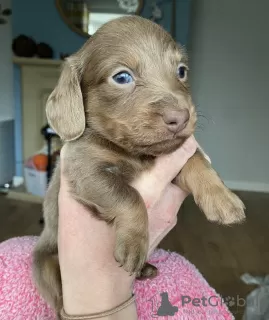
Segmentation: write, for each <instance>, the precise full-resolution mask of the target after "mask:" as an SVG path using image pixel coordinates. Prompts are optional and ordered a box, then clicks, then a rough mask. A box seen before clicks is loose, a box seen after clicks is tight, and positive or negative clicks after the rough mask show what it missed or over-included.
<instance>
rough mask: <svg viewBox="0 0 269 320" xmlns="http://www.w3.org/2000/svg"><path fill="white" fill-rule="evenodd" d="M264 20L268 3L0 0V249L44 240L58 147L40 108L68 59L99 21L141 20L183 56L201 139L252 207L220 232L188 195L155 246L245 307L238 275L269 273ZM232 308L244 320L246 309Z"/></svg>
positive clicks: (268, 91)
mask: <svg viewBox="0 0 269 320" xmlns="http://www.w3.org/2000/svg"><path fill="white" fill-rule="evenodd" d="M268 12H269V2H268V1H267V0H259V1H253V0H159V1H152V0H137V1H136V0H130V1H128V0H85V1H82V0H56V1H54V0H46V1H42V0H27V1H21V0H12V1H11V0H0V40H1V41H0V190H1V192H0V241H4V240H6V239H8V238H11V237H16V236H22V235H38V234H39V233H40V231H41V230H42V227H43V224H42V219H41V216H42V209H41V203H42V200H43V197H44V194H45V191H46V186H47V182H48V179H49V178H50V173H51V170H52V168H53V165H54V163H55V161H56V160H57V157H58V155H59V150H60V148H61V143H60V142H59V140H58V138H57V136H54V134H53V132H51V131H50V128H48V127H47V126H46V125H47V120H46V116H45V111H44V107H45V104H46V100H47V98H48V96H49V94H50V92H51V91H52V90H53V88H54V86H55V84H56V82H57V79H58V77H59V73H60V67H61V64H62V61H63V59H64V58H65V57H66V56H68V55H70V54H72V53H74V52H75V51H76V50H78V49H79V48H80V47H81V46H82V45H83V43H84V42H85V41H86V40H87V38H88V37H89V36H90V35H91V34H93V33H94V32H95V31H96V30H97V29H98V28H99V27H100V26H101V25H102V24H103V23H105V22H106V21H109V20H111V19H114V18H116V17H118V16H122V15H132V14H138V15H141V16H143V17H146V18H149V19H152V20H153V21H155V22H157V23H159V24H161V25H162V26H163V27H164V28H165V29H166V30H167V31H169V32H170V33H171V34H172V36H173V37H174V38H175V39H176V41H177V42H178V43H180V44H181V45H183V46H185V47H186V49H187V51H188V53H189V58H190V70H191V72H190V77H191V90H192V94H193V99H194V102H195V104H196V106H197V110H198V114H199V121H198V128H197V133H196V137H197V139H198V141H199V142H200V144H201V145H202V147H203V148H204V149H205V151H206V152H207V153H208V154H209V155H210V157H211V160H212V163H213V166H214V168H215V169H216V170H217V171H218V173H219V174H220V176H221V178H222V179H223V181H224V182H225V184H226V185H227V186H228V187H230V188H232V189H233V190H235V192H237V193H238V194H239V195H240V197H241V198H242V199H243V201H244V202H245V204H246V207H247V221H246V223H244V224H243V225H240V226H233V227H224V226H216V225H214V224H212V223H209V222H208V221H206V219H205V218H204V216H203V215H202V214H201V212H200V211H199V210H198V209H197V207H196V206H195V204H194V202H193V199H192V198H191V197H189V198H188V199H187V201H186V202H185V203H184V205H183V207H182V209H181V211H180V215H179V221H178V224H177V226H176V228H175V229H174V230H173V231H172V232H171V233H170V234H169V235H168V236H167V238H166V239H165V240H164V241H163V243H162V247H163V248H165V249H170V250H174V251H177V252H179V253H181V254H183V255H184V256H185V257H186V258H187V259H189V260H190V261H191V262H192V263H194V264H195V265H196V267H197V268H198V269H199V270H200V271H201V273H202V274H203V275H204V277H205V278H206V280H207V281H208V282H209V283H210V285H212V286H213V287H214V288H215V289H216V291H217V292H218V293H220V294H221V295H223V296H226V297H231V298H232V299H236V297H242V298H244V299H245V298H246V296H247V294H248V293H249V292H251V290H253V289H254V286H249V285H247V284H245V283H244V282H243V281H242V279H241V276H242V275H243V274H244V273H250V274H252V275H257V276H265V275H266V274H267V273H269V248H268V244H269V209H268V208H269V194H268V192H269V170H268V164H269V145H268V138H269V125H268V120H269V102H268V101H269V77H268V75H269V62H268V57H269V37H268V34H267V32H268V30H269V19H268ZM134 32H135V31H134ZM234 301H235V300H234ZM229 307H230V310H232V312H233V313H234V315H235V317H236V319H242V316H243V313H244V310H245V305H240V306H239V305H238V304H237V303H234V304H233V303H230V305H229ZM264 319H265V318H264ZM266 319H267V318H266Z"/></svg>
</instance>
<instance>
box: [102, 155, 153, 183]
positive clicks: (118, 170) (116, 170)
mask: <svg viewBox="0 0 269 320" xmlns="http://www.w3.org/2000/svg"><path fill="white" fill-rule="evenodd" d="M154 162H155V158H154V157H137V158H133V159H130V158H126V159H120V160H119V161H117V162H116V163H114V164H108V165H107V166H106V167H105V168H104V170H105V171H106V172H109V173H111V174H113V175H115V177H116V176H118V177H122V178H124V179H125V180H126V181H127V182H130V181H132V180H134V179H135V178H137V177H138V176H139V175H140V174H141V173H142V172H144V171H147V170H149V169H150V168H152V166H153V165H154Z"/></svg>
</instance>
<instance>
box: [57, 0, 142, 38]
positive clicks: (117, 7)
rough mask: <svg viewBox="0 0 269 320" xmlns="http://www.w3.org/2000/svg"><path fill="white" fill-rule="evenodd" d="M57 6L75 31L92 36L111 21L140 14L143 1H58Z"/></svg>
mask: <svg viewBox="0 0 269 320" xmlns="http://www.w3.org/2000/svg"><path fill="white" fill-rule="evenodd" d="M56 6H57V9H58V10H59V12H60V15H61V16H62V18H63V20H64V21H65V22H66V23H67V25H68V26H69V27H70V28H71V29H72V30H73V31H75V32H77V33H79V34H81V35H84V36H90V35H92V34H94V33H95V32H96V30H97V29H98V28H99V27H101V26H102V25H103V24H104V23H106V22H108V21H110V20H113V19H115V18H118V17H121V16H126V15H132V14H140V12H141V10H142V7H143V0H84V1H83V0H56Z"/></svg>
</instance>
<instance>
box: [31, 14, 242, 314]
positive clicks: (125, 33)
mask: <svg viewBox="0 0 269 320" xmlns="http://www.w3.org/2000/svg"><path fill="white" fill-rule="evenodd" d="M180 64H182V65H187V56H186V54H185V52H184V51H183V49H182V48H180V47H178V46H177V44H176V43H175V42H174V40H173V39H172V37H171V36H170V35H169V34H168V33H167V32H165V31H164V30H163V29H162V28H161V27H160V26H159V25H157V24H155V23H152V22H151V21H148V20H146V19H143V18H141V17H135V16H133V17H124V18H120V19H116V20H113V21H111V22H109V23H107V24H105V25H104V26H103V27H101V28H100V29H99V30H98V31H97V32H96V33H95V34H94V35H93V36H92V37H91V38H90V39H89V40H88V41H87V42H86V44H85V45H84V46H83V47H82V48H81V49H80V50H79V51H78V52H77V53H76V54H74V55H73V56H71V57H69V58H68V59H67V60H66V62H65V63H64V67H63V70H62V74H61V76H60V79H59V82H58V85H57V87H56V88H55V90H54V91H53V92H52V94H51V96H50V97H49V99H48V103H47V109H46V111H47V117H48V120H49V123H50V125H51V127H52V128H53V129H54V130H55V131H56V132H57V133H58V135H59V136H60V137H61V138H62V140H63V141H64V142H65V148H66V150H65V151H66V154H67V155H68V161H66V167H65V174H66V177H67V179H68V181H69V183H70V186H71V190H72V195H73V197H74V198H75V199H77V200H78V201H79V202H80V203H82V204H84V205H85V206H86V207H88V208H89V209H90V210H91V212H93V213H94V214H95V215H96V217H98V218H99V219H103V220H105V221H106V222H107V223H109V224H112V223H113V224H114V225H115V227H116V246H115V252H114V255H115V259H116V260H117V261H118V262H119V264H120V265H122V266H123V268H124V269H125V270H127V271H128V272H130V273H136V274H137V275H138V276H139V275H140V276H141V275H142V276H143V275H145V274H146V275H154V268H153V267H150V266H148V267H147V269H145V262H146V257H147V252H148V218H147V210H146V207H145V204H144V202H143V200H142V198H141V196H140V195H139V193H138V192H137V191H136V190H135V189H134V188H132V187H131V186H130V182H131V181H132V180H133V179H134V178H135V177H137V176H138V175H139V174H140V173H141V172H142V171H144V170H147V169H149V168H150V167H151V166H153V164H154V161H155V159H156V157H158V156H159V155H161V154H167V153H170V152H172V151H174V150H176V149H177V148H178V147H180V145H181V144H182V143H183V142H184V141H185V140H186V138H187V137H189V136H190V135H191V134H193V132H194V130H195V124H196V112H195V107H194V105H193V102H192V99H191V95H190V91H189V87H188V81H187V77H183V78H180V77H179V75H178V72H177V70H178V66H179V65H180ZM120 71H127V72H128V73H129V74H131V75H132V77H133V79H134V81H133V82H130V83H128V84H118V83H116V82H115V81H114V80H113V76H114V75H115V74H117V73H118V72H120ZM183 109H184V110H186V109H187V110H188V112H189V115H190V117H189V120H188V122H187V124H186V126H185V128H184V129H183V130H181V131H180V132H177V133H174V132H171V131H169V130H168V129H167V126H166V124H165V123H164V120H163V115H164V114H165V113H166V112H170V111H180V110H183ZM59 171H60V167H59V164H58V166H57V168H56V170H55V172H54V175H53V178H52V181H51V183H50V185H49V188H48V191H47V195H46V198H45V201H44V218H45V228H44V231H43V232H42V234H41V237H40V239H39V241H38V243H37V245H36V248H35V251H34V280H35V283H36V285H37V287H38V289H39V290H40V293H41V294H42V295H43V297H44V298H45V299H46V300H47V301H48V302H49V303H50V304H51V305H52V306H53V307H54V308H55V309H56V310H59V308H60V307H61V305H62V300H61V278H60V271H59V263H58V257H57V252H58V250H57V232H58V192H59V185H60V173H59ZM174 183H175V184H177V185H178V186H180V187H181V188H183V189H185V190H186V191H188V192H191V193H192V194H193V196H194V199H195V201H196V203H197V205H198V206H199V207H200V208H201V210H202V211H203V212H204V213H205V215H206V216H207V218H208V219H209V220H211V221H215V222H218V223H222V224H231V223H235V222H239V221H242V220H243V219H244V217H245V215H244V205H243V203H242V202H241V200H240V199H239V198H238V197H237V196H236V195H235V194H233V193H232V192H231V191H230V190H228V189H227V188H226V186H225V185H224V184H223V183H222V181H221V180H220V178H219V177H218V175H217V173H216V172H215V171H214V170H213V169H212V167H211V165H210V163H209V162H208V161H207V160H206V159H205V158H204V156H203V155H202V154H201V153H200V152H199V151H197V152H196V153H195V155H194V156H193V157H192V158H191V159H189V161H188V162H187V164H186V165H185V166H184V168H183V169H182V171H181V172H180V174H179V175H178V176H177V177H176V179H175V180H174ZM143 267H144V269H143ZM141 270H144V271H143V272H142V273H141ZM89 298H90V297H89Z"/></svg>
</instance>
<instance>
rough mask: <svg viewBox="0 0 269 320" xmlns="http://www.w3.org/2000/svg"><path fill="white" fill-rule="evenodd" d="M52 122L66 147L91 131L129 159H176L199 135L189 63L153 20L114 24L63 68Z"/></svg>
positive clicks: (51, 105) (123, 20)
mask: <svg viewBox="0 0 269 320" xmlns="http://www.w3.org/2000/svg"><path fill="white" fill-rule="evenodd" d="M47 116H48V119H49V123H50V125H51V126H52V127H53V129H54V130H55V131H56V132H57V133H58V134H59V135H60V137H61V138H62V139H63V140H66V141H68V140H69V141H70V140H74V139H77V138H79V137H80V136H81V135H82V134H83V132H84V130H85V127H90V128H91V129H92V130H94V131H95V132H97V133H98V134H99V135H101V136H103V137H105V138H106V139H108V140H110V141H112V142H114V143H115V144H117V145H118V146H121V147H122V148H124V149H126V150H128V151H129V152H133V153H138V154H150V155H159V154H162V153H168V152H171V151H173V150H175V149H176V148H178V147H179V145H180V144H181V143H182V142H183V141H184V140H185V139H186V138H187V137H188V136H190V135H191V134H192V133H193V132H194V129H195V123H196V113H195V108H194V105H193V103H192V100H191V96H190V91H189V86H188V65H187V56H186V54H185V52H184V51H183V50H182V48H180V47H178V46H177V44H176V43H175V42H174V40H173V39H172V37H171V36H170V35H169V34H168V33H167V32H166V31H164V29H162V28H161V27H160V26H159V25H157V24H155V23H153V22H151V21H149V20H146V19H144V18H141V17H137V16H132V17H124V18H119V19H116V20H113V21H111V22H108V23H107V24H105V25H104V26H102V27H101V28H100V29H99V30H98V31H97V32H96V33H95V34H94V35H93V36H92V37H91V38H90V39H89V40H88V42H87V43H86V44H85V45H84V46H83V47H82V49H81V50H80V51H78V52H77V53H76V54H75V55H73V56H71V57H70V58H68V59H67V61H66V62H65V66H64V68H63V71H62V74H61V77H60V80H59V83H58V85H57V87H56V88H55V90H54V91H53V93H52V94H51V96H50V98H49V100H48V104H47Z"/></svg>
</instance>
